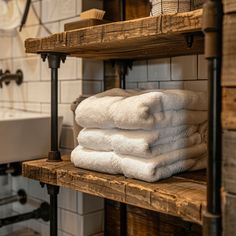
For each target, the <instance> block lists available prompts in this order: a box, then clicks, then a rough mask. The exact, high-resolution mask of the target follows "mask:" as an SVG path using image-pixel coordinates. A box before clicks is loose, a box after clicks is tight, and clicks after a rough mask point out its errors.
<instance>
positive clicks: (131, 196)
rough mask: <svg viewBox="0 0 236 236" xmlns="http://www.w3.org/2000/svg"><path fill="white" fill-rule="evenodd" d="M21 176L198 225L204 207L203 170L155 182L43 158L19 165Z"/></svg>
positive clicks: (68, 161)
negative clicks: (179, 218)
mask: <svg viewBox="0 0 236 236" xmlns="http://www.w3.org/2000/svg"><path fill="white" fill-rule="evenodd" d="M23 176H25V177H27V178H31V179H35V180H38V181H41V182H44V183H47V184H53V185H57V186H62V187H66V188H70V189H73V190H77V191H80V192H85V193H89V194H92V195H96V196H100V197H103V198H107V199H111V200H115V201H119V202H124V203H127V204H130V205H134V206H138V207H142V208H146V209H150V210H153V211H158V212H162V213H165V214H170V215H174V216H178V217H181V218H183V219H185V220H187V221H191V222H195V223H198V224H202V212H203V210H204V209H205V206H206V174H205V171H197V172H189V173H183V174H180V175H177V176H174V177H172V178H169V179H166V180H163V181H159V182H156V183H146V182H143V181H138V180H133V179H128V178H125V177H124V176H121V175H108V174H102V173H98V172H94V171H88V170H84V169H79V168H76V167H74V165H73V164H72V163H71V162H70V158H69V156H64V157H63V161H62V162H47V161H46V159H41V160H34V161H27V162H24V163H23Z"/></svg>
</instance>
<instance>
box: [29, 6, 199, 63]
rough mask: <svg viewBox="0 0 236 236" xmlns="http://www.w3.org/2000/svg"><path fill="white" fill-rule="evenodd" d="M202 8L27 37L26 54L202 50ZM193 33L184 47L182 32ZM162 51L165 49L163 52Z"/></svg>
mask: <svg viewBox="0 0 236 236" xmlns="http://www.w3.org/2000/svg"><path fill="white" fill-rule="evenodd" d="M201 26H202V10H196V11H192V12H187V13H178V14H168V15H163V16H157V17H146V18H141V19H135V20H129V21H124V22H115V23H110V24H104V25H98V26H93V27H87V28H83V29H78V30H72V31H66V32H63V33H57V34H54V35H51V36H49V37H45V38H41V39H37V38H36V39H27V40H26V41H25V48H26V52H27V53H39V52H48V51H54V52H61V53H67V54H70V55H72V56H78V57H93V58H100V59H111V58H127V57H129V58H144V57H149V56H150V55H152V56H153V57H154V56H155V57H157V56H158V54H160V53H161V56H162V57H163V56H164V55H165V56H170V55H183V54H186V53H187V54H190V53H202V52H203V35H202V34H201ZM187 33H193V34H196V39H195V40H194V44H193V48H191V49H189V50H187V49H188V48H187V46H186V42H185V34H187ZM163 52H166V54H164V53H163Z"/></svg>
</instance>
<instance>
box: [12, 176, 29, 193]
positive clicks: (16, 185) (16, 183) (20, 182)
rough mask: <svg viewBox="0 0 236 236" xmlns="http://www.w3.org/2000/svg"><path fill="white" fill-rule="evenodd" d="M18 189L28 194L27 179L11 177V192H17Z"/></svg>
mask: <svg viewBox="0 0 236 236" xmlns="http://www.w3.org/2000/svg"><path fill="white" fill-rule="evenodd" d="M20 188H22V189H24V190H25V191H26V192H28V190H29V188H28V179H27V178H25V177H23V176H17V177H12V190H13V191H15V192H17V191H18V190H19V189H20Z"/></svg>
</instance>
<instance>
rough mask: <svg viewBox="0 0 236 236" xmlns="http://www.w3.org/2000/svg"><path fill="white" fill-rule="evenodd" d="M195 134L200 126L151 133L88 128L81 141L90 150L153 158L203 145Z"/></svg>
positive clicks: (172, 128) (179, 127)
mask: <svg viewBox="0 0 236 236" xmlns="http://www.w3.org/2000/svg"><path fill="white" fill-rule="evenodd" d="M196 131H197V126H176V127H170V128H164V129H157V130H152V131H144V130H120V129H105V130H104V129H87V128H85V129H83V130H82V131H81V132H80V133H79V135H78V142H79V144H80V145H82V146H83V147H85V148H87V149H91V150H96V151H114V152H115V153H118V154H131V153H132V155H133V156H139V157H146V156H147V155H148V156H149V157H151V156H156V155H159V154H162V153H165V152H170V151H173V150H176V149H180V148H185V147H189V146H192V145H195V144H199V143H201V136H200V134H199V133H196Z"/></svg>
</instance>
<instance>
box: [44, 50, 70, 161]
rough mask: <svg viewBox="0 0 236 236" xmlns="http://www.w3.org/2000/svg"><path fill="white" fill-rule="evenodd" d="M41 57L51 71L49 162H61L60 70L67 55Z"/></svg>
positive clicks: (48, 54)
mask: <svg viewBox="0 0 236 236" xmlns="http://www.w3.org/2000/svg"><path fill="white" fill-rule="evenodd" d="M41 56H42V59H43V61H45V60H46V59H48V67H49V68H50V69H51V150H50V152H49V153H48V161H61V154H60V151H59V149H58V69H59V68H60V63H61V61H62V62H65V59H66V55H64V54H59V53H43V54H42V55H41Z"/></svg>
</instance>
